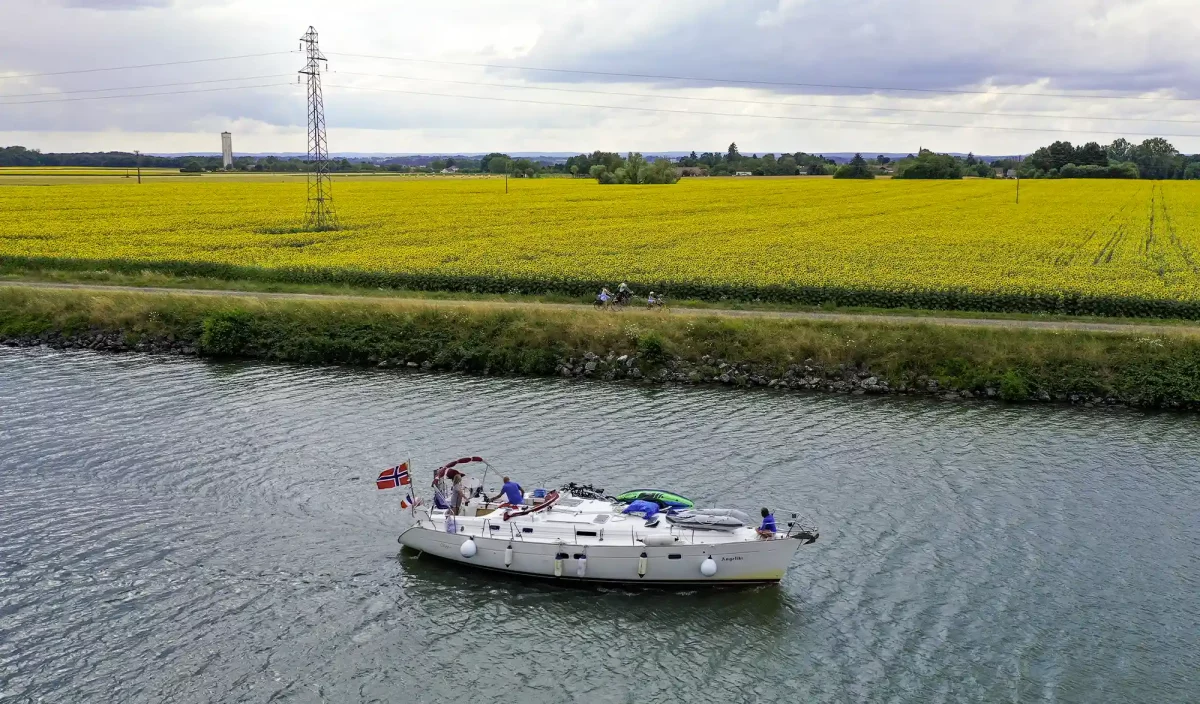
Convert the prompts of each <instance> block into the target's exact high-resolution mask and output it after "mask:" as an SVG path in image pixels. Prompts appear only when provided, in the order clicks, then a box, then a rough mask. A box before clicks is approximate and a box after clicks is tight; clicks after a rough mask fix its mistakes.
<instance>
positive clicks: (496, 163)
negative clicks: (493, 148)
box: [479, 152, 511, 174]
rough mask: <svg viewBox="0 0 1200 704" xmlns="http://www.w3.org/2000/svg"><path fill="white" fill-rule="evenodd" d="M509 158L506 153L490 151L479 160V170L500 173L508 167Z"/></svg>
mask: <svg viewBox="0 0 1200 704" xmlns="http://www.w3.org/2000/svg"><path fill="white" fill-rule="evenodd" d="M509 161H511V158H510V157H509V156H508V155H507V154H501V153H500V152H492V153H491V154H488V155H487V156H485V157H483V158H482V159H480V160H479V170H480V171H485V172H487V173H491V174H502V173H504V172H505V170H507V169H508V162H509Z"/></svg>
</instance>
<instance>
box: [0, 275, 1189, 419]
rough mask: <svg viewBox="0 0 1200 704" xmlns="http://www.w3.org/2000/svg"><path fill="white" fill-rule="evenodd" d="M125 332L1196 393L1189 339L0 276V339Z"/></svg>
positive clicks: (449, 366) (303, 356)
mask: <svg viewBox="0 0 1200 704" xmlns="http://www.w3.org/2000/svg"><path fill="white" fill-rule="evenodd" d="M93 330H102V331H111V332H123V333H124V334H125V336H126V339H127V340H130V341H136V340H138V339H141V338H153V339H159V340H162V339H172V340H177V341H180V342H186V343H188V344H191V345H194V346H195V347H196V348H197V351H198V352H199V353H200V354H202V355H206V356H213V357H235V358H251V359H263V360H271V361H282V362H297V363H311V364H345V365H374V364H377V363H378V362H380V361H389V362H393V363H395V362H400V361H405V362H417V363H423V362H429V363H430V365H431V366H432V368H434V369H440V370H457V371H463V372H468V373H487V374H520V375H531V376H537V375H552V374H555V373H556V371H557V368H558V366H559V364H560V362H561V361H562V360H564V359H566V358H569V357H574V358H576V359H578V358H580V357H582V356H583V354H584V353H585V352H593V353H596V354H599V355H606V354H608V353H610V352H611V353H613V354H616V355H621V354H631V355H636V356H638V357H639V359H640V363H641V364H642V365H643V366H645V367H646V370H647V372H652V371H653V368H654V367H655V366H657V365H658V364H661V363H662V362H663V361H664V360H670V359H673V358H674V359H679V360H683V361H685V362H688V363H691V364H692V365H693V366H694V367H695V368H696V369H697V370H698V378H699V379H705V378H711V375H713V374H716V373H719V372H718V371H717V370H716V369H711V368H708V367H707V366H706V363H705V362H703V361H702V358H703V357H705V356H706V355H708V356H712V357H717V358H720V359H723V360H726V361H728V362H736V363H748V364H752V365H756V368H758V369H759V370H760V372H759V373H764V374H768V375H772V376H782V375H783V373H784V371H785V370H786V369H787V367H788V366H789V365H791V364H799V363H803V362H804V361H805V360H808V359H811V360H813V361H814V362H816V363H818V364H821V365H823V366H824V367H825V368H827V369H829V368H834V367H836V365H838V364H855V365H863V364H866V365H868V366H869V367H870V369H871V372H872V373H873V374H875V375H877V376H878V377H879V378H880V379H883V380H886V381H888V382H889V383H891V384H892V385H893V386H896V385H899V384H910V385H911V384H914V383H916V382H917V380H918V379H919V378H921V377H923V376H928V377H931V378H934V379H937V380H938V381H939V382H940V383H941V385H942V386H943V387H951V388H958V389H969V390H982V389H984V388H986V387H991V388H996V389H999V390H1000V392H1001V394H1002V395H1003V396H1005V397H1006V398H1009V399H1012V400H1021V399H1026V398H1029V397H1030V396H1031V395H1034V396H1036V395H1037V394H1039V393H1043V392H1044V393H1047V394H1049V395H1051V396H1052V397H1059V396H1062V395H1064V394H1088V395H1098V396H1102V397H1114V398H1117V399H1119V400H1121V401H1123V402H1126V403H1131V404H1134V405H1145V406H1158V405H1170V404H1172V403H1179V404H1196V403H1197V402H1200V337H1197V336H1194V335H1188V334H1169V335H1154V336H1146V335H1137V334H1124V333H1121V334H1115V333H1103V332H1079V331H1070V332H1064V331H1044V330H1025V329H1009V328H1005V329H993V328H966V327H947V326H935V325H928V324H922V323H920V322H913V323H911V324H886V325H883V324H878V323H856V322H828V321H811V320H795V319H779V318H731V317H720V316H688V317H675V316H670V315H663V314H661V313H653V312H640V311H628V312H627V313H626V314H623V315H620V316H607V315H580V314H579V312H578V311H573V310H554V309H551V308H546V307H519V306H514V307H511V308H507V307H499V306H494V305H489V306H478V307H473V306H469V305H468V306H461V307H454V308H452V309H450V308H445V307H435V306H429V305H425V304H423V303H422V302H420V301H416V300H382V299H375V300H366V299H364V300H361V301H348V300H345V299H342V300H331V301H320V300H281V299H261V298H252V297H235V296H230V297H206V296H180V295H163V294H151V293H116V292H114V293H109V292H102V293H95V292H82V291H62V290H45V289H29V288H15V287H14V288H6V289H0V338H9V339H11V338H19V337H26V338H28V337H35V336H38V335H43V334H48V333H50V332H54V331H57V332H61V333H63V334H67V335H70V334H76V333H80V332H86V331H93Z"/></svg>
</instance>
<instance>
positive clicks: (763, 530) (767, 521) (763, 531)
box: [758, 507, 775, 538]
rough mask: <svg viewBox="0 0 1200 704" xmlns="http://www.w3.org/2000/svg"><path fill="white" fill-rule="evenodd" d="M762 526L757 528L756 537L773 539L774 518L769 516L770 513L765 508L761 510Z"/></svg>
mask: <svg viewBox="0 0 1200 704" xmlns="http://www.w3.org/2000/svg"><path fill="white" fill-rule="evenodd" d="M762 517H763V520H762V525H761V526H759V527H758V537H760V538H774V537H775V517H774V516H772V515H771V511H770V510H769V509H767V508H766V507H763V510H762Z"/></svg>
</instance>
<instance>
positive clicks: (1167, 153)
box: [1129, 137, 1179, 179]
mask: <svg viewBox="0 0 1200 704" xmlns="http://www.w3.org/2000/svg"><path fill="white" fill-rule="evenodd" d="M1178 154H1179V152H1178V151H1177V150H1176V149H1175V147H1174V146H1172V145H1171V143H1170V142H1168V141H1167V140H1165V139H1163V138H1162V137H1154V138H1153V139H1147V140H1146V141H1144V142H1142V143H1141V144H1139V145H1137V146H1136V147H1134V148H1132V149H1131V150H1130V151H1129V160H1130V161H1132V162H1133V163H1134V164H1137V167H1138V172H1139V173H1141V175H1142V178H1153V179H1163V178H1171V176H1172V175H1173V174H1172V171H1173V169H1174V167H1175V165H1176V162H1175V157H1176V155H1178Z"/></svg>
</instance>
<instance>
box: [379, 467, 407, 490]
mask: <svg viewBox="0 0 1200 704" xmlns="http://www.w3.org/2000/svg"><path fill="white" fill-rule="evenodd" d="M411 483H412V479H411V478H410V477H409V476H408V463H407V462H405V463H404V464H402V465H400V466H398V467H389V468H388V469H385V470H383V471H382V472H380V473H379V478H378V479H376V480H375V488H376V489H395V488H396V487H398V486H401V485H403V484H411Z"/></svg>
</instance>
